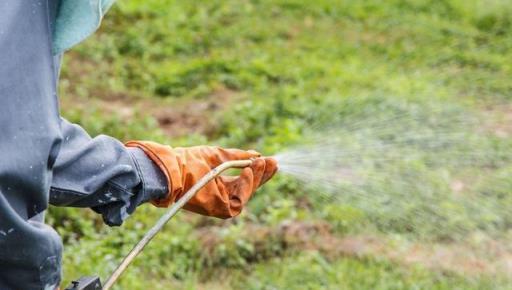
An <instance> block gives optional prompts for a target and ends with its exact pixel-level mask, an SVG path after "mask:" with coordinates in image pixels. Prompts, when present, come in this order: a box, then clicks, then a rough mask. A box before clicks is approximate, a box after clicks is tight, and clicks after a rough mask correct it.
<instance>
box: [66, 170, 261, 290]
mask: <svg viewBox="0 0 512 290" xmlns="http://www.w3.org/2000/svg"><path fill="white" fill-rule="evenodd" d="M251 164H252V160H234V161H227V162H224V163H222V164H221V165H219V166H217V167H215V168H214V169H213V170H212V171H210V172H208V173H207V174H206V175H205V176H203V177H202V178H201V179H200V180H199V181H198V182H197V183H196V184H194V185H193V186H192V188H190V189H189V190H188V191H187V192H186V193H185V194H184V195H183V196H182V197H181V198H180V199H179V200H178V201H176V203H174V204H173V205H172V206H171V207H170V208H169V209H168V210H167V211H166V212H165V214H164V215H163V216H162V217H161V218H160V219H159V220H158V221H157V223H156V224H155V225H154V226H153V227H152V228H151V229H150V230H149V231H148V232H147V233H146V234H145V235H144V236H143V237H142V239H141V240H140V241H139V242H138V243H137V244H136V245H135V246H134V247H133V249H132V250H131V251H130V252H129V253H128V255H126V256H125V257H124V259H123V261H122V262H121V264H119V266H117V268H116V269H115V271H114V272H113V273H112V275H110V277H109V278H108V279H107V281H106V282H105V285H104V286H103V287H102V286H101V282H100V279H99V278H98V277H82V278H80V279H79V280H76V281H73V282H72V284H71V285H70V286H68V287H67V288H66V290H109V289H111V288H112V286H113V285H114V283H115V282H116V281H117V280H118V279H119V277H120V276H121V274H123V272H124V271H125V270H126V268H127V267H128V266H129V265H130V264H131V263H132V262H133V260H134V259H135V257H137V255H138V254H139V253H140V252H142V250H144V248H145V247H146V245H147V244H148V243H149V242H150V241H151V240H152V239H153V238H154V237H155V236H156V234H158V232H160V231H161V230H162V229H163V227H164V226H165V225H166V224H167V222H169V220H170V219H171V218H172V217H174V216H175V215H176V213H177V212H178V211H179V210H180V209H181V208H182V207H183V206H184V205H185V204H186V203H187V202H188V201H189V200H190V199H191V198H192V197H194V196H195V195H196V194H197V192H199V190H201V188H203V187H204V186H205V185H206V184H208V182H210V181H212V180H213V179H214V178H215V177H217V176H219V175H220V174H221V173H222V172H224V171H226V170H227V169H230V168H245V167H248V166H250V165H251Z"/></svg>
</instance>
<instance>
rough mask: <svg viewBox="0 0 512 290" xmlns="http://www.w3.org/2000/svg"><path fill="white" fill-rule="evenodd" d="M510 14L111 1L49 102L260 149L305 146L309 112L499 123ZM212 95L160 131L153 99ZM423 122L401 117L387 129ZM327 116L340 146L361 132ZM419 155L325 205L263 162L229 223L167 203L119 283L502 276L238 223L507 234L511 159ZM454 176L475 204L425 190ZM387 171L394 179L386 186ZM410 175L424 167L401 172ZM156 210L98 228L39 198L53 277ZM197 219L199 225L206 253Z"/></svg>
mask: <svg viewBox="0 0 512 290" xmlns="http://www.w3.org/2000/svg"><path fill="white" fill-rule="evenodd" d="M511 12H512V4H510V3H509V1H505V0H502V1H500V0H493V1H477V0H471V1H462V0H444V1H434V0H431V1H428V0H423V1H420V0H392V1H376V0H370V1H355V0H349V1H326V0H321V1H314V2H312V1H305V0H286V1H285V0H278V1H270V0H259V1H235V0H222V1H221V0H214V1H209V2H203V1H172V0H146V1H143V0H127V1H119V3H118V4H116V6H114V8H113V10H112V11H111V12H109V14H108V15H107V17H106V18H105V20H104V22H103V25H102V28H101V30H100V31H99V32H98V33H97V34H96V35H95V36H94V37H92V38H91V39H89V40H87V41H86V42H84V43H83V44H81V45H80V46H78V47H76V48H75V49H73V50H72V51H71V52H70V53H68V55H67V56H66V57H65V59H64V67H63V71H62V79H61V98H62V101H63V114H64V116H66V117H67V118H69V119H70V120H71V121H73V122H78V123H80V124H81V125H83V126H84V127H85V128H86V129H87V130H88V131H89V132H90V133H91V134H92V135H97V134H101V133H103V134H109V135H112V136H115V137H117V138H119V139H121V140H129V139H152V140H156V141H159V142H164V143H168V144H171V145H191V144H200V143H210V144H219V145H225V146H236V147H242V148H256V149H258V150H260V151H262V152H264V153H265V154H269V155H270V154H274V153H276V152H279V151H281V150H283V149H287V148H289V147H290V146H296V145H300V144H302V143H304V142H305V138H304V137H305V136H307V135H308V132H309V131H308V130H309V128H310V127H311V124H322V123H323V124H333V123H334V124H351V123H353V122H363V124H371V123H372V122H373V123H375V122H376V121H378V120H379V119H380V118H384V119H385V118H388V117H392V116H394V115H395V114H397V113H399V112H403V111H405V112H415V111H419V112H436V114H438V115H437V116H438V117H439V120H441V121H440V122H441V123H443V122H442V120H445V122H444V123H443V124H446V123H448V122H449V120H452V119H457V118H458V117H457V116H459V115H460V116H466V115H468V114H469V115H470V116H471V117H475V118H482V116H483V119H486V120H487V121H489V122H490V123H491V124H506V121H507V116H508V114H510V107H509V106H508V103H509V102H510V99H511V98H512V94H511V92H512V82H511V81H510V80H511V79H512V62H511V61H510V59H511V58H512V20H510V17H509V15H510V13H511ZM226 92H228V94H227V96H222V94H225V93H226ZM112 100H114V101H115V104H114V105H112V104H110V103H111V102H112ZM212 100H218V101H219V102H222V103H223V104H227V105H226V106H221V107H220V109H216V110H213V111H204V112H203V111H201V112H200V114H204V118H205V119H206V118H207V119H209V120H215V122H214V123H215V126H213V128H212V129H211V130H208V132H207V133H204V132H203V133H197V132H191V134H185V135H182V136H169V135H166V134H165V133H164V130H162V128H161V124H160V123H159V121H160V120H159V117H158V116H157V115H156V113H155V109H154V108H166V107H177V108H179V106H181V105H182V104H192V105H194V104H197V106H196V107H197V108H198V110H200V108H199V107H200V106H199V104H203V103H204V102H207V101H212ZM134 105H135V106H134ZM116 106H121V107H122V108H121V109H125V108H131V107H133V108H132V111H133V114H129V115H128V116H130V117H126V116H127V115H126V114H123V112H122V110H119V109H120V108H117V107H116ZM376 112H377V113H376ZM443 114H444V115H443ZM409 126H410V127H409ZM427 127H428V124H426V123H421V122H420V123H407V124H402V125H401V127H400V126H398V127H396V128H395V129H396V130H395V132H393V134H395V135H399V134H400V133H401V132H402V131H403V130H419V131H421V130H424V129H425V128H427ZM505 127H506V126H505ZM340 130H341V131H340V132H343V133H346V138H347V142H348V141H354V140H356V141H357V138H361V137H365V135H364V132H363V133H361V134H362V135H361V136H355V135H354V132H350V131H348V130H346V131H343V127H342V129H340ZM505 130H507V128H505ZM370 133H371V134H373V133H375V131H374V132H370ZM377 133H378V132H377ZM351 134H352V135H351ZM344 136H345V135H344ZM388 137H389V136H388ZM351 138H353V139H351ZM351 144H353V145H354V144H355V145H357V144H358V143H357V142H356V143H351ZM466 145H471V146H476V148H477V149H478V150H484V151H492V150H493V149H495V150H494V151H496V152H498V151H500V152H512V151H511V148H512V147H511V146H512V143H511V140H510V138H509V137H508V136H507V137H506V138H502V137H496V136H493V135H492V134H480V135H479V136H478V138H476V139H474V140H473V139H472V140H471V142H468V144H466ZM459 149H461V148H459ZM462 149H464V148H462ZM466 149H467V148H466ZM498 149H499V150H498ZM416 153H418V152H416ZM420 153H421V152H420ZM418 154H419V153H418ZM432 156H435V155H432V152H431V153H430V155H426V157H425V158H424V159H421V162H419V163H415V164H404V163H403V162H401V161H400V162H395V163H392V164H389V165H388V166H387V167H386V171H385V172H383V170H381V172H373V171H372V174H379V175H378V176H384V177H386V178H388V179H384V181H383V182H381V183H375V184H372V185H371V186H370V187H369V188H366V189H365V192H366V193H369V194H371V193H374V192H379V193H384V194H385V196H394V197H395V198H396V199H395V201H394V202H393V203H392V206H387V205H386V206H384V205H383V206H378V207H376V208H375V206H376V205H379V204H378V202H376V201H368V200H364V199H360V200H352V201H350V200H342V201H341V202H339V203H335V204H332V203H326V202H325V201H324V200H322V199H320V198H317V196H318V194H315V193H313V192H310V191H309V190H307V189H304V188H303V187H302V185H300V184H298V183H296V182H294V181H293V180H292V179H289V178H286V177H282V176H278V177H277V178H276V179H275V180H273V181H272V182H271V183H269V184H268V185H267V186H266V187H265V188H264V189H263V190H262V191H260V192H259V193H258V194H257V195H256V196H255V198H254V199H253V200H252V201H251V204H250V206H249V208H248V209H247V210H246V211H245V212H244V213H243V214H242V215H241V216H240V217H239V218H236V219H235V220H234V221H233V222H228V223H225V222H222V221H218V220H212V219H205V218H198V217H192V216H190V215H180V216H179V217H177V218H176V219H175V220H173V221H172V222H171V223H170V224H169V226H168V227H167V230H166V231H165V232H162V233H161V234H160V235H159V236H158V237H157V239H156V240H155V241H153V242H152V243H151V245H150V246H149V247H148V248H147V249H146V250H145V251H144V253H143V255H142V256H141V257H139V258H138V260H137V262H136V263H135V265H133V266H132V267H131V268H130V270H129V272H128V273H127V274H126V276H124V277H123V279H122V281H121V284H120V285H121V286H119V289H147V288H154V289H166V288H177V289H229V288H232V289H241V288H248V289H490V288H492V289H496V288H499V287H502V288H503V289H505V288H507V287H506V286H507V281H502V280H500V279H495V280H493V277H488V276H485V275H483V276H481V277H480V276H478V277H477V276H475V277H472V276H469V275H461V274H456V273H451V272H450V273H446V272H445V271H443V270H441V269H432V268H422V267H421V265H420V266H418V267H416V266H407V265H404V264H402V263H400V262H397V261H392V260H391V259H389V257H385V256H379V255H378V254H375V255H373V254H370V255H369V256H367V255H365V256H364V257H361V256H358V255H354V256H350V255H349V256H343V255H342V256H336V255H335V257H330V254H329V253H325V252H322V251H320V252H319V253H313V254H312V253H311V252H310V251H308V250H306V249H304V248H301V247H295V248H289V247H287V245H288V244H287V241H286V239H284V238H283V237H281V236H279V235H277V236H276V235H270V238H269V239H268V240H263V241H262V240H261V239H258V238H257V237H254V236H253V235H251V234H250V233H247V232H245V231H244V227H245V226H252V225H258V226H261V227H262V228H264V229H270V230H271V231H274V230H276V229H279V228H280V227H281V226H282V225H283V224H286V223H288V222H290V221H292V222H312V223H319V224H322V223H325V224H327V225H328V227H330V230H329V232H330V234H332V235H334V236H350V235H354V234H371V235H373V234H378V235H383V236H387V237H389V238H390V240H401V239H404V240H414V241H417V240H418V241H420V242H421V241H428V242H429V243H430V242H446V241H450V242H453V241H454V240H455V241H460V240H463V241H465V240H466V239H467V234H468V233H472V232H474V231H489V232H492V233H493V235H494V236H496V237H498V238H504V239H505V240H506V239H507V237H508V236H509V235H510V234H509V233H510V227H511V224H512V216H510V213H509V211H507V210H506V209H505V207H504V206H503V205H511V206H512V203H511V201H510V197H509V192H510V189H511V188H512V185H511V184H510V182H509V181H508V179H509V178H508V177H509V176H510V175H509V174H508V173H509V172H510V168H509V167H507V162H508V161H509V158H510V157H509V156H511V155H492V156H490V157H489V158H486V159H485V160H478V161H479V162H480V161H481V162H482V164H479V166H478V167H476V168H472V167H471V166H466V167H465V168H464V170H465V171H464V172H463V170H462V169H461V168H452V167H454V165H458V164H456V163H454V162H450V163H447V165H443V163H442V162H440V165H437V167H434V169H435V170H433V169H432V167H429V164H430V163H429V162H430V161H431V160H430V161H429V160H428V158H432ZM363 157H365V160H371V158H372V155H371V154H368V155H366V156H363ZM444 157H446V156H444ZM438 160H443V159H440V158H439V159H438ZM473 165H474V164H473ZM483 169H485V170H483ZM369 170H376V169H375V168H372V169H369ZM410 170H412V173H411V171H410ZM466 171H467V172H466ZM461 172H462V173H467V174H468V175H470V176H474V175H478V177H479V178H478V180H476V184H475V186H474V190H473V191H472V192H471V194H473V195H477V196H480V197H481V196H484V197H485V198H482V199H481V200H482V202H483V203H482V204H483V205H485V206H482V207H480V208H478V209H474V210H468V208H460V207H461V204H460V202H459V201H460V200H457V199H447V200H442V199H441V197H445V196H447V193H448V192H449V191H450V189H449V188H448V187H446V180H449V179H450V178H454V177H455V175H454V174H455V173H461ZM388 173H389V174H388ZM386 174H388V175H386ZM408 174H409V175H408ZM397 175H398V176H403V177H404V180H405V178H407V176H409V178H411V180H406V181H405V183H393V182H388V180H390V178H394V177H396V176H397ZM418 176H423V177H425V178H426V180H422V182H416V180H415V179H414V178H415V177H418ZM425 181H427V182H425ZM411 184H417V186H415V187H410V185H411ZM426 193H428V194H432V196H437V197H436V198H433V200H435V201H436V202H441V201H442V203H441V204H439V203H436V204H434V205H432V208H434V209H435V214H434V215H427V216H425V215H417V214H415V213H417V211H418V210H420V211H424V212H429V210H431V208H429V205H431V204H427V203H425V200H424V199H423V198H422V197H423V196H425V194H426ZM469 209H470V208H469ZM161 213H162V211H161V210H158V209H154V208H151V207H150V206H143V207H141V208H140V209H139V210H138V211H137V212H136V213H135V215H134V216H133V217H132V218H130V220H129V221H128V222H127V223H126V224H125V225H124V226H123V227H121V228H115V229H109V228H107V227H106V226H104V225H102V223H101V219H100V218H99V217H97V216H96V215H95V214H94V213H92V212H91V211H89V210H78V209H60V208H59V209H58V208H52V209H51V210H50V216H49V222H50V223H51V224H53V225H54V226H55V227H56V228H57V229H58V230H59V232H60V233H61V234H62V236H63V238H64V241H65V246H66V250H65V257H64V262H65V270H64V275H65V277H66V281H69V280H70V279H73V278H76V277H77V276H80V275H86V274H93V273H98V274H101V275H102V277H106V276H107V275H108V273H109V272H110V271H111V270H112V269H113V267H114V266H115V264H116V262H117V261H119V259H120V258H121V257H122V255H123V254H125V253H126V252H127V251H128V250H129V249H130V247H131V246H132V245H133V244H134V243H135V242H136V241H137V239H138V238H140V237H141V235H142V234H143V233H144V231H145V230H146V229H148V228H149V227H150V226H151V225H152V224H153V222H154V221H155V220H156V219H157V218H158V216H159V215H160V214H161ZM211 228H214V229H216V230H215V232H212V231H211V230H210V231H208V229H211ZM461 229H462V231H460V230H461ZM454 232H457V233H459V232H461V236H459V237H454V236H455V235H454ZM205 233H206V234H208V235H212V237H215V238H216V240H215V242H214V243H213V245H214V247H213V248H212V249H211V248H209V245H210V246H211V243H210V242H208V241H205V236H204V235H205ZM492 283H494V284H492Z"/></svg>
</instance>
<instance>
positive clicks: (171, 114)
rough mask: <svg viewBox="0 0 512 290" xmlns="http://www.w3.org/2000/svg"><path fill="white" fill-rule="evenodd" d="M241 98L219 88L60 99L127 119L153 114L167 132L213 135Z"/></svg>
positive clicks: (63, 102)
mask: <svg viewBox="0 0 512 290" xmlns="http://www.w3.org/2000/svg"><path fill="white" fill-rule="evenodd" d="M239 98H240V96H239V94H237V93H236V92H235V91H232V90H230V89H227V88H218V89H217V90H215V91H213V92H212V93H211V94H210V95H208V96H205V97H203V98H201V99H193V100H190V99H186V100H180V99H173V100H161V99H150V98H140V97H135V96H130V95H125V94H120V93H114V92H113V93H110V94H108V95H105V96H100V97H94V98H74V97H71V98H64V99H63V100H61V103H62V106H63V108H64V109H66V108H83V107H86V106H91V105H92V106H95V107H96V108H98V109H100V110H101V111H102V112H104V113H106V114H116V115H118V116H120V117H122V118H124V119H129V118H132V117H134V116H135V115H139V116H145V115H147V116H151V117H153V118H155V119H156V120H157V122H158V124H159V126H160V128H161V129H162V130H163V132H164V133H165V134H166V135H168V136H171V137H180V136H185V135H187V134H193V133H195V134H202V135H206V136H211V135H212V134H213V133H214V132H215V131H216V129H217V128H218V123H219V122H218V116H219V114H220V113H222V112H223V111H224V110H227V109H228V107H229V106H230V105H232V104H233V103H234V101H235V100H237V99H239Z"/></svg>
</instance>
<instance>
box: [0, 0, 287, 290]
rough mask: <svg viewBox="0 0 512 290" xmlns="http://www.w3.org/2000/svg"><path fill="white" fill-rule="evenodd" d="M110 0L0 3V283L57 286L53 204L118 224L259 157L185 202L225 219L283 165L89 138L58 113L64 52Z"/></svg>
mask: <svg viewBox="0 0 512 290" xmlns="http://www.w3.org/2000/svg"><path fill="white" fill-rule="evenodd" d="M112 2H113V1H112V0H103V1H101V0H87V1H85V0H83V1H71V0H23V1H20V0H2V1H0V52H1V56H0V134H1V135H0V289H2V290H4V289H16V290H19V289H24V290H32V289H56V288H57V287H58V285H59V283H60V281H61V260H62V242H61V240H60V238H59V236H58V234H57V233H56V232H55V231H54V230H53V229H52V228H51V227H49V226H48V225H45V224H44V212H45V210H46V209H47V208H48V205H49V204H53V205H56V206H72V207H86V208H92V209H93V210H94V211H95V212H97V213H99V214H101V215H102V217H103V220H104V221H105V223H106V224H108V225H120V224H121V223H122V222H123V221H124V220H125V219H126V218H127V217H128V216H129V215H131V214H132V213H133V212H134V211H135V209H136V208H137V207H138V206H139V205H141V204H144V203H146V202H151V203H152V204H154V205H156V206H160V207H166V206H169V205H170V204H171V203H173V202H174V201H176V200H177V199H179V198H180V197H181V195H182V194H183V193H184V192H185V191H186V190H187V189H188V188H190V187H191V186H192V184H194V182H195V181H197V180H198V179H199V178H200V177H201V176H202V175H204V174H205V173H206V172H208V171H209V170H211V169H212V168H213V167H215V166H216V165H218V164H220V163H222V162H224V161H227V160H237V159H248V158H252V159H254V162H253V164H252V166H250V167H248V168H246V169H243V170H242V171H241V173H240V175H239V176H235V177H219V178H217V179H215V180H214V181H212V182H210V183H209V184H208V185H207V186H206V187H205V188H204V189H203V190H201V191H200V192H199V193H198V194H197V196H196V197H195V198H194V199H192V200H191V201H190V202H189V203H188V204H187V206H186V209H188V210H191V211H193V212H196V213H199V214H204V215H210V216H216V217H220V218H229V217H233V216H236V215H237V214H239V213H240V211H241V210H242V208H243V206H244V205H245V204H246V202H247V201H248V199H249V198H250V196H251V194H252V193H253V192H254V191H255V190H256V189H257V188H258V187H259V186H260V185H261V184H263V183H265V182H266V181H267V180H269V179H270V178H271V177H272V176H273V174H274V173H275V172H276V170H277V164H276V162H275V161H274V160H273V159H271V158H263V157H260V155H259V153H257V152H254V151H243V150H237V149H223V148H218V147H210V146H198V147H192V148H171V147H169V146H165V145H161V144H157V143H154V142H150V141H130V142H127V143H126V144H123V143H121V142H120V141H118V140H116V139H114V138H112V137H108V136H103V135H100V136H97V137H95V138H91V137H90V136H89V135H88V134H87V133H86V132H85V131H84V130H83V129H82V128H81V127H80V126H78V125H75V124H71V123H70V122H68V121H67V120H65V119H63V118H62V117H60V116H59V109H58V100H57V83H58V75H59V67H60V60H61V56H62V54H63V52H64V51H65V50H67V49H69V48H70V47H72V46H73V45H75V44H77V43H78V42H80V41H81V40H83V39H84V38H86V37H87V36H88V35H89V34H91V33H92V32H93V31H94V30H95V29H96V28H97V27H98V25H99V23H100V21H101V17H102V16H103V14H104V13H105V12H106V11H107V10H108V8H109V7H110V6H111V5H112Z"/></svg>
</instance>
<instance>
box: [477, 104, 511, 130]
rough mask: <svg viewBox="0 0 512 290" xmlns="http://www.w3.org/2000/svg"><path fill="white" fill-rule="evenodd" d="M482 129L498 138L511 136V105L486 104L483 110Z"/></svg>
mask: <svg viewBox="0 0 512 290" xmlns="http://www.w3.org/2000/svg"><path fill="white" fill-rule="evenodd" d="M482 111H483V114H484V119H485V122H484V124H482V129H483V131H485V132H490V133H492V134H494V135H495V136H497V137H500V138H510V137H512V105H508V104H502V105H496V106H487V107H486V108H484V109H483V110H482Z"/></svg>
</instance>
